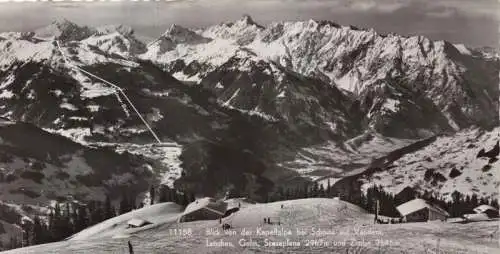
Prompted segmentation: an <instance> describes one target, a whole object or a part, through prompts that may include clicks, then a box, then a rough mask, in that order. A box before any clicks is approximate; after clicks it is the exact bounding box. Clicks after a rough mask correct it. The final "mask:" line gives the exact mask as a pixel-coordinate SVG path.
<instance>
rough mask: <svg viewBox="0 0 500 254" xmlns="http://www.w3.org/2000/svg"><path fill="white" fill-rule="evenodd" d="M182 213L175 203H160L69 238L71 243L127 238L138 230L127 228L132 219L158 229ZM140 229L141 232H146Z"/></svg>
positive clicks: (112, 219)
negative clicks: (104, 238) (142, 221)
mask: <svg viewBox="0 0 500 254" xmlns="http://www.w3.org/2000/svg"><path fill="white" fill-rule="evenodd" d="M181 212H182V207H181V206H179V205H177V204H175V203H160V204H155V205H152V206H147V207H144V208H141V209H138V210H134V211H132V212H128V213H125V214H122V215H120V216H116V217H113V218H111V219H108V220H105V221H103V222H101V223H99V224H97V225H94V226H92V227H89V228H87V229H85V230H83V231H81V232H79V233H77V234H75V235H73V236H71V237H70V238H69V240H71V241H80V240H90V239H99V238H102V237H127V235H129V234H134V232H135V231H137V229H134V228H127V226H128V224H127V222H128V221H129V220H131V219H140V220H144V221H148V222H151V223H152V224H150V225H149V226H146V227H145V228H149V227H157V226H159V225H163V224H166V223H174V222H176V220H177V219H178V217H179V215H180V214H181ZM145 228H140V229H139V230H145Z"/></svg>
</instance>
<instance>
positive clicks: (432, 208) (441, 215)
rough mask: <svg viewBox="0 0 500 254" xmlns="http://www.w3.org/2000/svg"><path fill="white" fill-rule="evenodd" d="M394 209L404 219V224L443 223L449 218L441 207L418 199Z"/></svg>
mask: <svg viewBox="0 0 500 254" xmlns="http://www.w3.org/2000/svg"><path fill="white" fill-rule="evenodd" d="M396 209H397V210H398V212H399V213H400V214H401V216H403V217H404V218H405V220H406V222H425V221H433V220H441V221H444V220H446V218H447V217H449V216H450V215H449V214H448V212H446V211H445V210H444V209H442V208H441V207H439V206H437V205H435V204H431V203H429V202H427V201H425V200H423V199H420V198H417V199H413V200H410V201H408V202H406V203H404V204H402V205H400V206H398V207H396Z"/></svg>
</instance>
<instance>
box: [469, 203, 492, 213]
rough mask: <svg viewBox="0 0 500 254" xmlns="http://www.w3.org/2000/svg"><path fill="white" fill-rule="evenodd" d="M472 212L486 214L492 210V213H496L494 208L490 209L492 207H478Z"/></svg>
mask: <svg viewBox="0 0 500 254" xmlns="http://www.w3.org/2000/svg"><path fill="white" fill-rule="evenodd" d="M473 210H474V212H476V213H484V212H486V211H488V210H493V211H497V212H498V210H497V209H496V208H495V207H492V206H489V205H480V206H478V207H476V208H474V209H473Z"/></svg>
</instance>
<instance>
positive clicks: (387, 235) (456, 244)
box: [6, 198, 499, 254]
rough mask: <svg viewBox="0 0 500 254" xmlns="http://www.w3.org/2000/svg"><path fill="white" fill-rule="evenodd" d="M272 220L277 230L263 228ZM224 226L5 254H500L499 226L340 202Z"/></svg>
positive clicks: (159, 230) (208, 224) (249, 214)
mask: <svg viewBox="0 0 500 254" xmlns="http://www.w3.org/2000/svg"><path fill="white" fill-rule="evenodd" d="M162 206H163V205H162V204H160V205H156V206H153V207H152V208H147V209H145V211H152V212H151V213H150V214H151V215H152V216H153V217H151V218H155V216H157V215H158V214H157V212H158V211H159V210H160V209H156V208H160V207H162ZM167 206H168V205H167ZM138 211H140V210H138ZM153 211H154V212H153ZM170 212H171V210H169V209H167V212H166V213H165V216H164V217H169V216H172V214H171V213H170ZM143 215H145V214H144V213H143ZM145 217H146V219H148V217H147V216H145ZM266 217H269V218H270V219H271V222H272V223H273V224H272V225H269V224H264V223H263V220H264V218H266ZM278 221H279V222H280V224H279V225H278V224H277V222H278ZM223 223H229V224H231V225H232V229H231V231H226V233H224V231H223V230H222V229H221V227H220V224H219V222H218V221H217V220H214V221H196V222H188V223H172V224H170V223H164V224H161V225H159V226H157V227H155V226H147V228H145V229H144V230H134V232H130V233H129V234H127V235H126V234H123V233H119V234H117V235H120V236H121V237H119V238H118V237H115V238H113V237H112V236H111V235H107V236H106V237H100V238H95V239H94V238H93V239H92V240H76V239H75V240H69V241H63V242H57V243H52V244H45V245H40V246H32V247H28V248H23V249H17V250H12V251H10V252H6V253H23V254H24V253H110V252H112V253H127V252H128V245H127V242H128V241H130V242H131V244H132V245H133V248H134V252H135V253H263V252H264V253H437V252H438V251H439V252H440V253H441V252H445V253H496V252H497V251H498V250H499V249H498V243H497V241H495V240H493V239H496V238H498V232H496V228H497V222H479V223H469V224H455V223H445V222H429V223H405V224H384V225H382V224H373V215H370V214H367V213H366V212H365V211H363V210H362V209H361V208H359V207H356V206H354V205H352V204H349V203H346V202H344V201H340V200H336V199H324V198H315V199H301V200H290V201H281V202H275V203H267V204H255V205H249V204H246V205H245V207H243V208H242V209H241V210H240V211H238V212H236V213H234V214H233V215H231V216H229V217H227V218H226V219H224V222H223ZM153 225H154V224H153ZM97 226H99V225H97ZM88 230H90V229H88ZM117 231H120V230H117ZM121 231H122V232H123V230H121ZM243 231H245V232H246V233H243ZM217 232H218V233H217ZM128 235H129V236H128ZM127 236H128V237H127ZM326 243H328V244H329V245H328V246H326ZM245 244H246V246H243V245H245ZM276 244H278V245H281V246H276ZM221 245H223V246H221ZM283 245H285V246H283ZM286 245H288V246H286Z"/></svg>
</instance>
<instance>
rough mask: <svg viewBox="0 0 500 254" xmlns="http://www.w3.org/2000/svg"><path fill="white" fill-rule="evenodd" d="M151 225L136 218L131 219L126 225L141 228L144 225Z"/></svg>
mask: <svg viewBox="0 0 500 254" xmlns="http://www.w3.org/2000/svg"><path fill="white" fill-rule="evenodd" d="M148 224H151V222H149V221H147V220H143V219H138V218H133V219H130V220H129V221H127V225H129V226H133V227H142V226H144V225H148Z"/></svg>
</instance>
